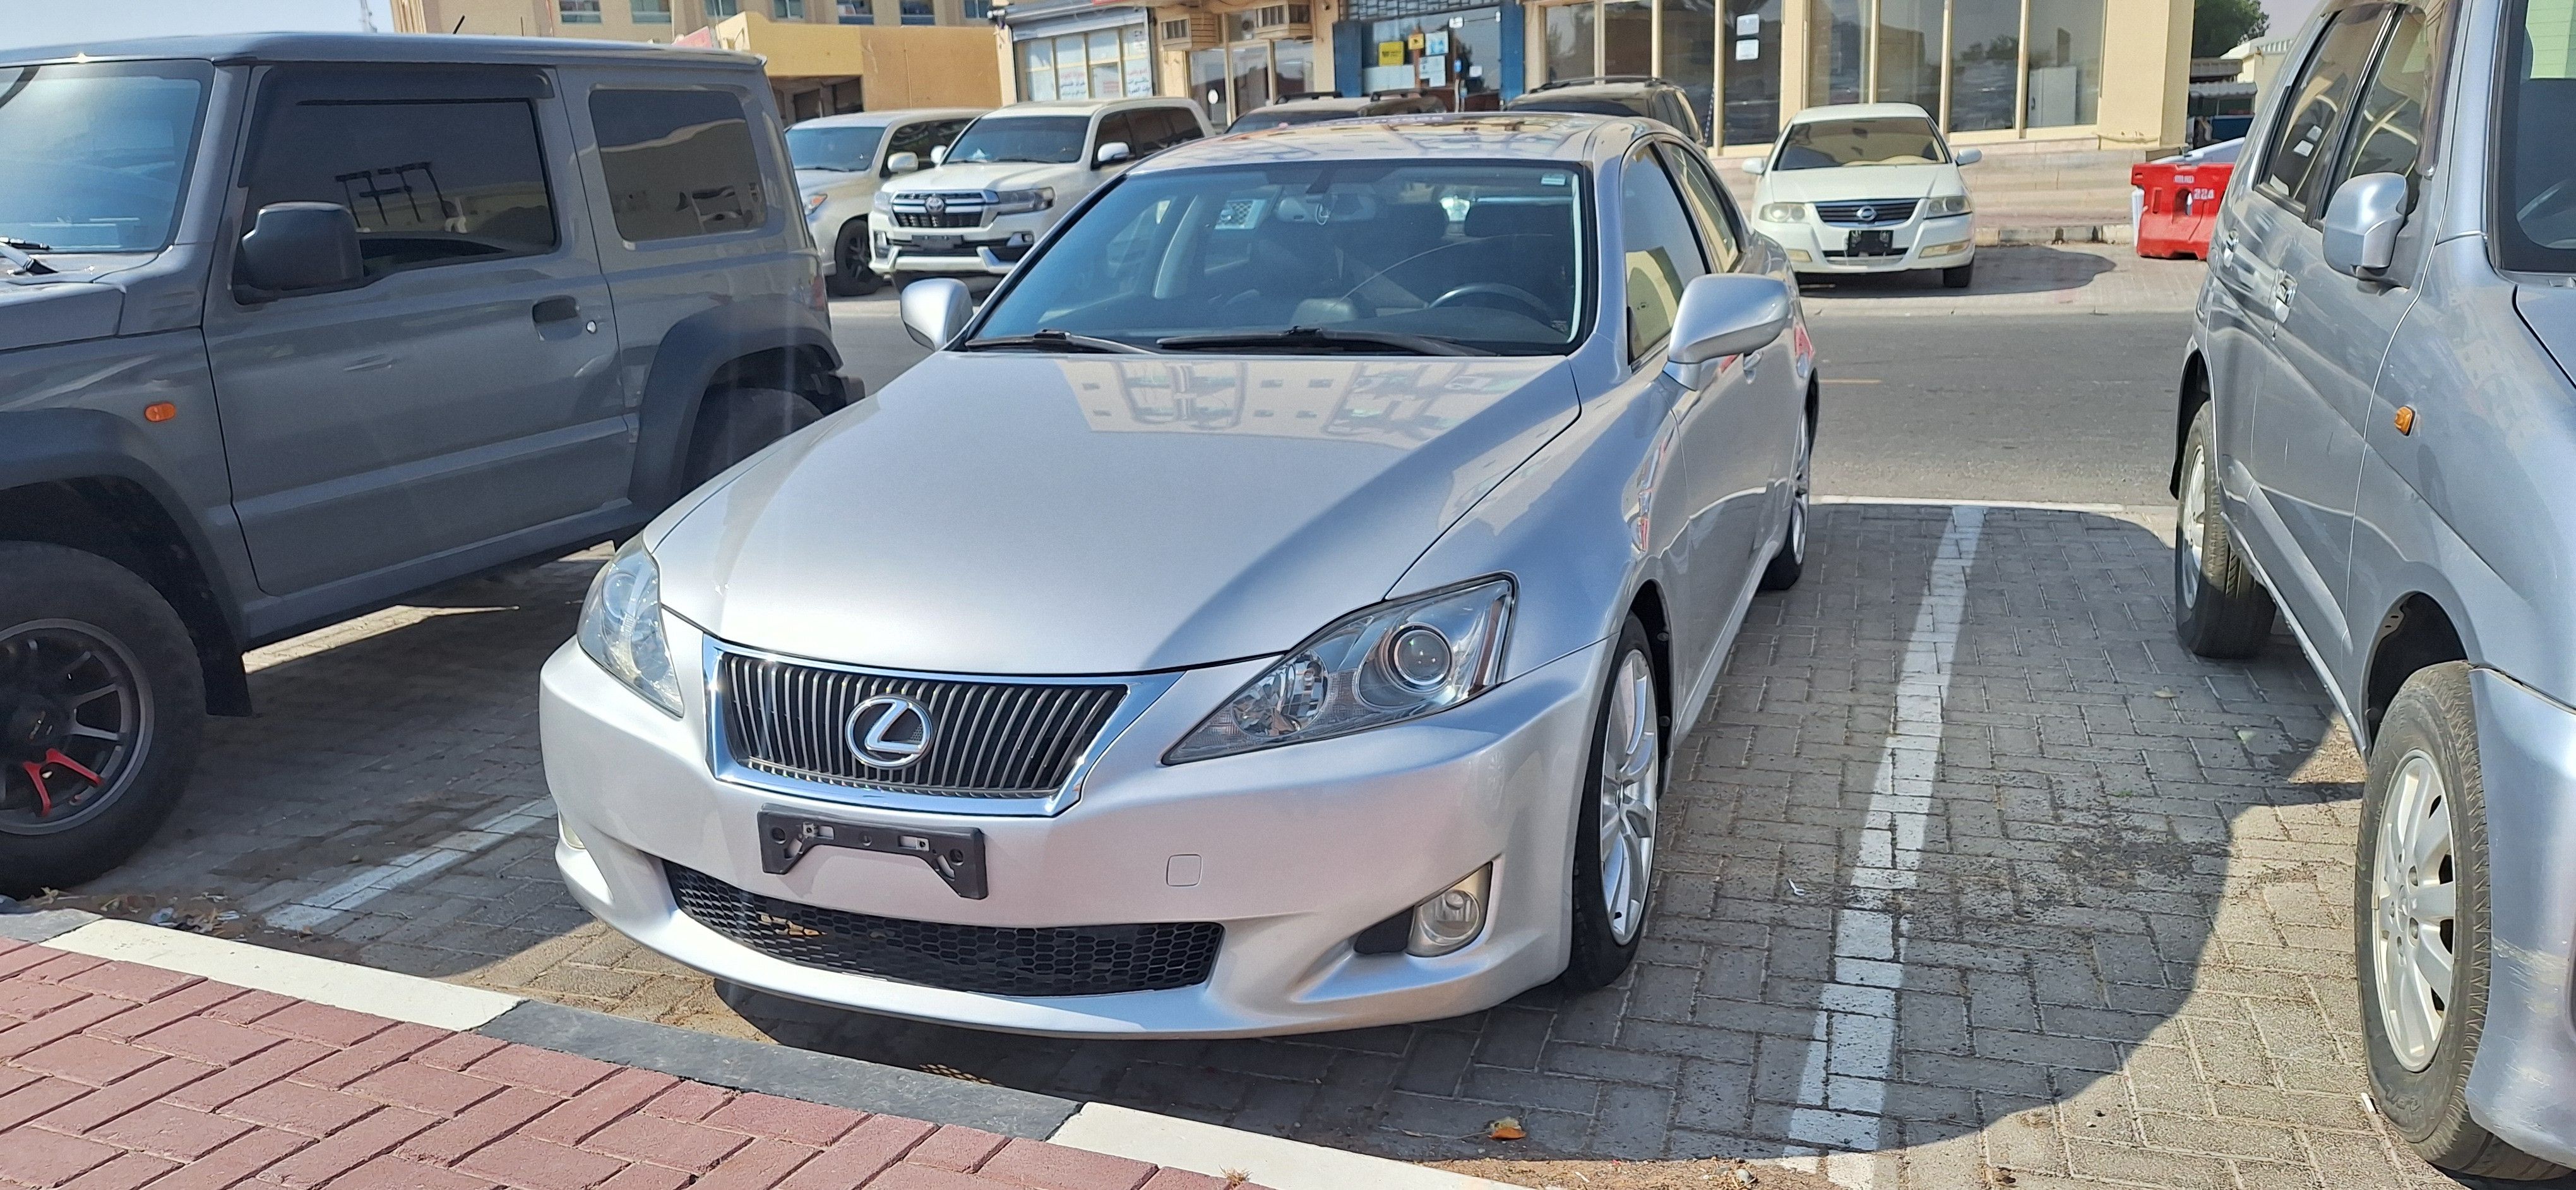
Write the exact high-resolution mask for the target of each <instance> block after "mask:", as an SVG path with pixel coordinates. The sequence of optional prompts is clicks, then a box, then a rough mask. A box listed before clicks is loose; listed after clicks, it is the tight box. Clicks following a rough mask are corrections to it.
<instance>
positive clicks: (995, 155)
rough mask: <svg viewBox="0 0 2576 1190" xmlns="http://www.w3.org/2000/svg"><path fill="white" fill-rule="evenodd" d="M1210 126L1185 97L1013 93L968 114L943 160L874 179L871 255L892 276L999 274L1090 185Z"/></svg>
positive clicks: (875, 264) (878, 269) (878, 267)
mask: <svg viewBox="0 0 2576 1190" xmlns="http://www.w3.org/2000/svg"><path fill="white" fill-rule="evenodd" d="M1206 135H1208V125H1207V120H1206V118H1205V117H1203V116H1201V115H1200V114H1199V109H1198V107H1197V105H1195V104H1193V103H1191V102H1190V101H1189V100H1187V99H1178V98H1168V97H1163V98H1156V97H1144V98H1136V99H1094V100H1077V101H1050V102H1041V103H1017V104H1013V105H1011V106H1009V107H1006V108H1003V109H1001V110H999V111H996V112H993V113H992V114H990V115H986V116H983V117H981V118H979V119H977V120H976V121H975V122H974V123H972V124H969V125H967V126H966V131H965V132H964V133H961V134H960V135H959V136H958V137H957V141H956V143H955V144H952V145H950V146H949V147H948V151H947V152H946V153H945V154H943V155H942V156H941V157H940V158H939V160H940V163H941V164H940V166H939V168H937V169H933V170H928V171H925V172H923V173H919V174H914V175H911V176H909V177H905V178H901V179H898V180H895V181H889V182H887V183H886V184H885V185H884V186H883V187H881V188H879V189H878V191H877V195H876V205H875V207H874V209H873V210H872V211H871V213H870V216H869V219H868V228H869V232H868V236H869V241H870V256H871V258H872V259H871V264H872V265H873V267H874V269H875V271H876V272H877V273H878V274H880V275H883V276H890V277H893V278H895V280H896V281H897V283H901V282H903V281H905V280H907V279H908V278H907V277H906V276H905V274H915V275H917V274H923V273H939V274H949V275H972V274H986V275H990V276H996V277H998V276H1000V275H1002V274H1004V273H1007V272H1010V271H1011V266H1013V265H1015V264H1018V263H1019V261H1020V258H1021V257H1022V256H1025V255H1027V254H1028V250H1029V245H1031V244H1034V243H1036V242H1037V239H1038V237H1039V236H1041V235H1044V234H1046V229H1047V228H1049V227H1052V226H1054V225H1055V221H1056V220H1057V219H1058V218H1060V217H1062V216H1063V214H1064V212H1065V211H1066V210H1067V209H1068V208H1070V207H1072V206H1073V204H1074V203H1075V202H1077V201H1079V200H1080V199H1081V198H1082V196H1083V195H1085V194H1089V193H1090V192H1091V191H1092V189H1093V188H1094V187H1097V186H1099V185H1100V184H1101V183H1102V182H1105V181H1108V180H1109V179H1110V178H1113V177H1115V176H1117V175H1118V173H1119V172H1120V171H1122V170H1124V169H1126V168H1127V166H1129V165H1130V164H1133V163H1134V162H1136V161H1138V160H1141V159H1143V158H1144V157H1146V156H1147V155H1149V154H1151V153H1153V152H1155V151H1156V150H1159V149H1164V148H1168V147H1170V146H1172V145H1177V144H1180V143H1182V142H1183V141H1193V140H1197V139H1199V138H1200V137H1203V136H1206Z"/></svg>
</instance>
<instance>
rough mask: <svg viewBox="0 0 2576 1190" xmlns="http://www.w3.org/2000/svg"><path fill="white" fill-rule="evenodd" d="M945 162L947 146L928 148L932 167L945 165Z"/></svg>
mask: <svg viewBox="0 0 2576 1190" xmlns="http://www.w3.org/2000/svg"><path fill="white" fill-rule="evenodd" d="M947 160H948V146H946V145H932V146H930V163H931V164H932V165H940V164H943V163H945V162H946V161H947Z"/></svg>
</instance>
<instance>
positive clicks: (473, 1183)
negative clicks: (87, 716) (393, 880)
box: [0, 938, 1226, 1190]
mask: <svg viewBox="0 0 2576 1190" xmlns="http://www.w3.org/2000/svg"><path fill="white" fill-rule="evenodd" d="M234 1185H241V1186H246V1187H247V1186H272V1187H285V1188H287V1190H306V1188H317V1187H332V1188H347V1190H500V1188H502V1187H510V1188H512V1190H586V1188H589V1187H601V1188H603V1190H678V1188H679V1187H683V1186H697V1187H705V1188H707V1190H715V1188H717V1187H724V1188H726V1190H769V1188H772V1187H775V1188H777V1190H855V1188H857V1187H860V1186H866V1187H868V1188H870V1190H1015V1188H1016V1190H1222V1188H1223V1187H1225V1186H1226V1183H1225V1181H1224V1180H1222V1179H1218V1178H1212V1177H1207V1176H1204V1175H1200V1174H1194V1173H1186V1172H1183V1171H1180V1170H1170V1169H1165V1170H1157V1169H1155V1168H1154V1167H1153V1166H1150V1165H1147V1164H1144V1163H1142V1162H1137V1161H1129V1160H1126V1159H1124V1158H1119V1157H1110V1156H1106V1155H1103V1154H1099V1153H1089V1152H1083V1151H1080V1150H1076V1149H1067V1148H1060V1147H1058V1146H1055V1145H1050V1144H1044V1143H1041V1142H1038V1141H1031V1140H1019V1139H1011V1138H1006V1137H1001V1136H996V1135H994V1134H992V1133H989V1132H982V1131H978V1130H976V1129H973V1128H960V1127H956V1126H953V1125H951V1126H934V1125H930V1124H925V1123H922V1122H920V1121H918V1120H906V1119H901V1118H898V1117H895V1116H879V1115H869V1114H866V1113H863V1112H855V1111H850V1110H847V1109H844V1108H838V1107H830V1106H825V1105H823V1104H818V1103H806V1102H802V1101H799V1100H794V1099H781V1098H777V1097H774V1096H769V1095H759V1094H747V1093H742V1092H737V1091H730V1090H726V1089H724V1088H721V1087H713V1086H708V1085H706V1084H704V1083H696V1082H688V1081H685V1080H682V1079H675V1078H673V1077H671V1076H670V1075H667V1074H658V1073H655V1072H652V1071H648V1070H637V1069H633V1068H630V1067H620V1066H613V1065H610V1064H608V1063H605V1062H594V1061H591V1060H590V1059H588V1058H579V1057H574V1056H572V1055H569V1054H559V1053H554V1052H552V1051H549V1050H542V1049H535V1048H532V1047H529V1046H524V1045H515V1044H511V1043H506V1042H502V1041H497V1040H494V1039H492V1038H488V1037H482V1036H477V1035H475V1034H471V1033H451V1032H448V1031H446V1030H442V1029H432V1028H428V1027H426V1026H423V1025H415V1024H404V1023H397V1022H394V1021H391V1020H387V1019H385V1018H383V1017H375V1016H368V1015H365V1014H362V1013H355V1012H349V1011H345V1010H343V1009H338V1008H332V1007H328V1006H326V1005H321V1004H315V1003H312V1002H310V1001H304V1000H296V999H291V998H288V997H285V996H279V995H275V994H272V993H269V992H260V991H247V990H244V989H242V988H237V987H233V986H230V985H227V984H222V983H216V982H212V981H209V980H201V979H198V978H196V977H195V976H191V975H182V974H179V973H177V972H172V971H164V970H161V969H159V968H156V967H147V966H142V965H138V964H134V963H123V962H111V961H103V960H99V959H95V958H90V957H88V956H85V955H77V954H72V953H69V952H65V951H59V950H52V949H49V948H46V947H43V946H30V945H25V944H21V943H18V942H13V941H10V940H8V939H5V938H0V1187H5V1188H12V1190H15V1188H21V1187H24V1188H33V1190H44V1188H48V1187H58V1186H59V1187H68V1188H73V1190H136V1188H140V1187H145V1186H150V1187H153V1188H155V1190H181V1188H183V1187H187V1188H194V1187H205V1188H207V1190H218V1188H220V1187H225V1186H234Z"/></svg>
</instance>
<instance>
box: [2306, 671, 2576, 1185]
mask: <svg viewBox="0 0 2576 1190" xmlns="http://www.w3.org/2000/svg"><path fill="white" fill-rule="evenodd" d="M2488 876H2489V873H2488V870H2487V845H2486V785H2485V783H2484V781H2483V779H2482V778H2481V776H2480V773H2479V767H2478V739H2477V712H2476V704H2475V700H2474V698H2473V696H2472V694H2471V691H2470V688H2469V666H2468V663H2467V662H2465V661H2452V662H2445V663H2443V664H2440V665H2435V666H2430V667H2428V668H2425V669H2421V670H2418V671H2416V672H2415V674H2414V675H2413V676H2411V677H2409V678H2407V679H2406V684H2405V685H2403V686H2401V687H2399V688H2398V691H2397V697H2396V699H2395V700H2394V701H2393V702H2391V703H2390V704H2389V708H2388V713H2387V715H2386V716H2385V717H2384V718H2383V719H2382V720H2381V722H2380V727H2379V733H2378V736H2377V738H2375V739H2373V740H2372V741H2371V746H2370V776H2369V781H2368V783H2367V784H2366V785H2364V786H2363V789H2362V810H2361V854H2360V862H2359V863H2357V864H2356V865H2355V866H2354V873H2353V901H2354V909H2353V925H2354V944H2355V948H2356V950H2357V952H2358V956H2357V957H2358V966H2359V967H2360V975H2361V981H2360V982H2361V1021H2362V1042H2363V1049H2364V1051H2365V1053H2366V1055H2367V1057H2368V1059H2369V1064H2370V1086H2371V1091H2372V1094H2373V1096H2374V1098H2375V1101H2376V1102H2377V1104H2378V1105H2379V1111H2380V1114H2382V1115H2384V1116H2386V1117H2387V1118H2388V1122H2389V1123H2390V1124H2391V1125H2393V1126H2394V1127H2395V1128H2396V1130H2397V1132H2398V1133H2399V1134H2400V1135H2402V1136H2404V1137H2405V1138H2406V1142H2407V1143H2408V1144H2410V1145H2412V1146H2414V1149H2415V1151H2416V1152H2417V1153H2418V1154H2421V1155H2422V1156H2423V1158H2424V1160H2425V1161H2427V1162H2430V1163H2431V1164H2433V1165H2434V1166H2436V1167H2439V1168H2441V1169H2446V1170H2450V1171H2453V1172H2456V1173H2463V1174H2471V1175H2478V1176H2484V1177H2492V1178H2511V1179H2526V1180H2527V1179H2537V1178H2547V1177H2555V1176H2557V1175H2559V1174H2563V1173H2565V1172H2567V1171H2566V1170H2564V1169H2561V1168H2559V1167H2558V1166H2556V1165H2553V1164H2551V1163H2549V1162H2547V1161H2544V1160H2542V1159H2540V1158H2537V1157H2533V1156H2531V1155H2530V1154H2528V1153H2524V1152H2522V1151H2521V1150H2519V1149H2516V1148H2514V1147H2512V1146H2511V1145H2508V1144H2506V1143H2505V1142H2503V1141H2501V1140H2498V1139H2496V1137H2495V1136H2494V1135H2493V1134H2491V1133H2489V1132H2488V1131H2487V1130H2486V1129H2484V1128H2482V1127H2480V1126H2479V1125H2478V1123H2477V1122H2476V1121H2475V1120H2472V1119H2470V1118H2469V1109H2468V1101H2467V1096H2466V1094H2465V1092H2466V1090H2467V1087H2468V1080H2469V1067H2470V1064H2471V1063H2472V1061H2473V1060H2474V1059H2475V1058H2476V1057H2477V1051H2478V1042H2479V1038H2480V1035H2481V1033H2482V1031H2483V1029H2484V1027H2485V1022H2486V1006H2487V983H2488V971H2489V961H2490V951H2491V947H2492V940H2491V938H2490V934H2489V931H2490V921H2489V916H2488V905H2489V901H2488V888H2489V885H2488Z"/></svg>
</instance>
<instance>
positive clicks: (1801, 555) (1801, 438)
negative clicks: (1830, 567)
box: [1789, 413, 1816, 560]
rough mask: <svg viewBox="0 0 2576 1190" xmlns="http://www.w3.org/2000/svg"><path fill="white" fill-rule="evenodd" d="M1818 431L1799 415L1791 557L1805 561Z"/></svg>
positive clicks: (1790, 536)
mask: <svg viewBox="0 0 2576 1190" xmlns="http://www.w3.org/2000/svg"><path fill="white" fill-rule="evenodd" d="M1815 465H1816V429H1815V427H1814V426H1813V425H1811V424H1809V423H1808V421H1807V417H1806V415H1805V414H1803V413H1802V414H1799V415H1798V479H1797V484H1798V486H1797V490H1796V491H1795V492H1793V493H1792V494H1791V497H1790V501H1789V556H1790V557H1792V558H1797V559H1800V560H1804V559H1805V558H1806V556H1807V503H1808V496H1809V493H1811V492H1812V491H1814V490H1815V486H1816V485H1815V480H1814V479H1813V475H1814V471H1815Z"/></svg>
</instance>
